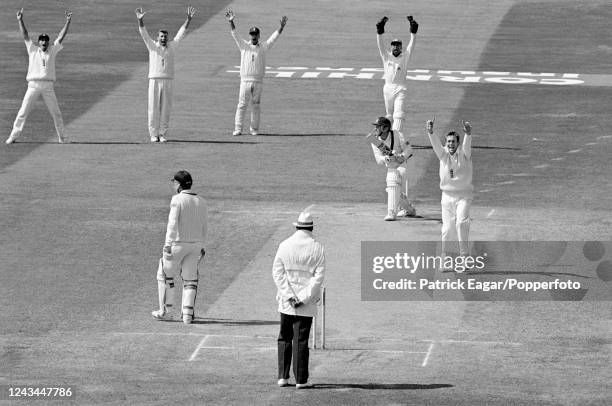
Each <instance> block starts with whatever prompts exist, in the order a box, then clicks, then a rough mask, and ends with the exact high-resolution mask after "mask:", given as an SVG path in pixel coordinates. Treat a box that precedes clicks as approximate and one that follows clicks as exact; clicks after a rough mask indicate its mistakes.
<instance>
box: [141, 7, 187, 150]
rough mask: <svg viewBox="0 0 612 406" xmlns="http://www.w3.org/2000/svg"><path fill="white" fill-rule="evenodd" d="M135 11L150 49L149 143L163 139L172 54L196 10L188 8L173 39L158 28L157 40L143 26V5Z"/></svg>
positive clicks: (169, 98) (169, 99) (167, 118)
mask: <svg viewBox="0 0 612 406" xmlns="http://www.w3.org/2000/svg"><path fill="white" fill-rule="evenodd" d="M135 12H136V18H137V19H138V31H139V32H140V35H141V36H142V39H143V41H144V43H145V45H146V46H147V49H148V50H149V108H148V124H149V136H150V138H151V142H166V141H167V139H166V136H167V133H168V126H169V123H170V111H171V110H172V94H173V86H172V82H173V79H174V55H175V53H176V49H177V48H178V45H179V42H180V41H181V39H183V37H185V32H186V31H187V28H188V27H189V23H190V22H191V19H192V18H193V16H194V15H195V13H196V9H195V8H193V7H191V6H189V7H187V18H186V19H185V22H184V23H183V25H182V26H181V28H180V29H179V30H178V32H177V33H176V35H175V36H174V39H173V40H172V41H168V31H166V30H160V31H159V32H158V33H157V41H153V40H152V39H151V36H150V35H149V32H148V31H147V28H146V27H145V25H144V20H143V19H144V16H145V14H146V12H145V11H143V9H142V8H137V9H136V10H135Z"/></svg>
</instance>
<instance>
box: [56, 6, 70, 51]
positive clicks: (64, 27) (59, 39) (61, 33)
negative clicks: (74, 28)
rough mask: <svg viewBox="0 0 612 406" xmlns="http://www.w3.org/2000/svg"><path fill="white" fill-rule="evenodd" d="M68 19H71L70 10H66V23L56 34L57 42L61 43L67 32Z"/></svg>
mask: <svg viewBox="0 0 612 406" xmlns="http://www.w3.org/2000/svg"><path fill="white" fill-rule="evenodd" d="M70 21H72V12H70V11H68V10H66V23H65V24H64V26H63V27H62V30H61V31H60V33H59V35H58V36H57V42H58V43H60V44H61V43H62V41H63V40H64V38H66V34H68V27H69V26H70Z"/></svg>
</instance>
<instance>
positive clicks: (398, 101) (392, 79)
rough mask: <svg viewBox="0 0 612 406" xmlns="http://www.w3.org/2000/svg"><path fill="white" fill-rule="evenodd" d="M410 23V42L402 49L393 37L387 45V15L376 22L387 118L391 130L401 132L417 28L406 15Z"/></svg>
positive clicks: (410, 17) (398, 41)
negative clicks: (409, 67) (409, 64)
mask: <svg viewBox="0 0 612 406" xmlns="http://www.w3.org/2000/svg"><path fill="white" fill-rule="evenodd" d="M406 18H407V19H408V22H409V24H410V42H408V45H407V46H406V49H405V50H403V49H402V41H401V40H400V39H397V38H395V39H393V40H392V41H391V48H390V49H389V48H388V47H387V45H386V44H387V40H386V38H385V35H384V34H385V24H386V23H387V21H388V20H389V18H388V17H386V16H385V17H383V18H381V19H380V21H379V22H378V23H377V24H376V43H377V44H378V50H379V52H380V57H381V59H382V63H383V69H384V79H385V85H384V87H383V96H384V98H385V109H386V112H387V118H388V119H389V120H393V127H392V130H393V131H398V132H400V133H402V127H403V122H404V115H405V114H406V113H405V110H404V102H405V100H406V95H407V79H406V74H407V71H408V62H409V61H410V57H411V56H412V51H413V49H414V45H415V43H416V33H417V31H418V30H419V24H418V23H417V22H416V21H415V20H414V19H413V18H412V16H408V17H406Z"/></svg>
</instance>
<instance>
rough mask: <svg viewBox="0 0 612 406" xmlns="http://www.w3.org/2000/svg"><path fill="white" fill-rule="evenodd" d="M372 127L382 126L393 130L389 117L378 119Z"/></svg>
mask: <svg viewBox="0 0 612 406" xmlns="http://www.w3.org/2000/svg"><path fill="white" fill-rule="evenodd" d="M372 125H381V126H383V127H389V128H391V121H389V119H388V118H387V117H378V118H377V119H376V121H374V122H373V123H372Z"/></svg>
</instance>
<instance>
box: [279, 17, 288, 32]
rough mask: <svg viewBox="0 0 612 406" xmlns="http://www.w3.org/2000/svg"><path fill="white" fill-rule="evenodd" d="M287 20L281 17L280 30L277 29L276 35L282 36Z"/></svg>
mask: <svg viewBox="0 0 612 406" xmlns="http://www.w3.org/2000/svg"><path fill="white" fill-rule="evenodd" d="M287 20H289V19H288V18H287V16H282V17H281V20H280V28H279V29H278V33H279V34H282V33H283V30H284V29H285V25H286V24H287Z"/></svg>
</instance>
